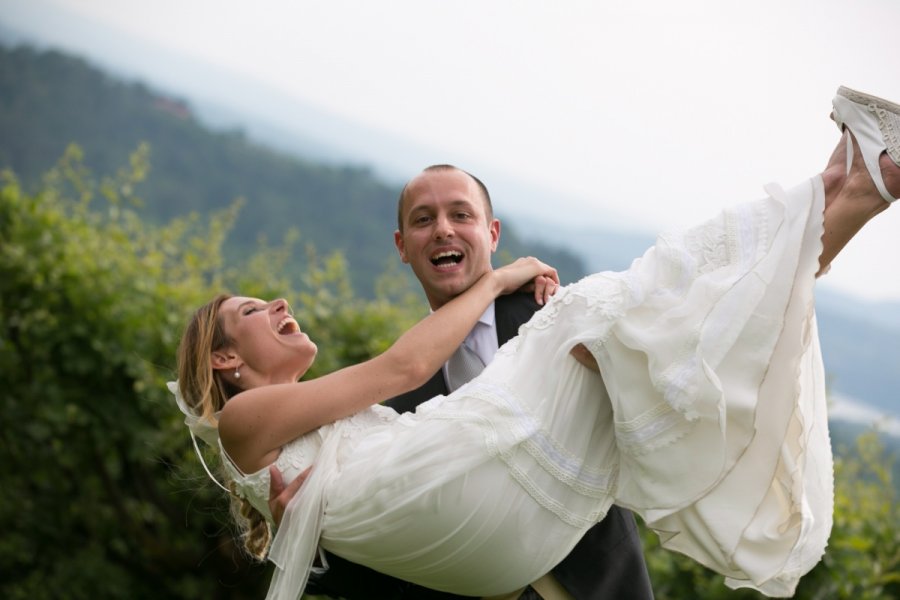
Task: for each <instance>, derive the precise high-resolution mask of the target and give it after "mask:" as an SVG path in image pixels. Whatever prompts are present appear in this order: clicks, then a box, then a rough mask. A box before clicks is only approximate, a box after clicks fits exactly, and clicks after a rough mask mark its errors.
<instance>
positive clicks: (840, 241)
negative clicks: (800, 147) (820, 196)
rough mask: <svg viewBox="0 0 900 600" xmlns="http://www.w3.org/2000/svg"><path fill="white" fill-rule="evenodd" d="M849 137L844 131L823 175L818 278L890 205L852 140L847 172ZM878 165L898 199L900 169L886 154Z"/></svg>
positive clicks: (889, 188) (889, 187)
mask: <svg viewBox="0 0 900 600" xmlns="http://www.w3.org/2000/svg"><path fill="white" fill-rule="evenodd" d="M848 135H850V132H849V131H846V130H845V131H844V135H843V137H841V140H840V142H838V145H837V147H836V148H835V149H834V152H833V153H832V155H831V159H830V160H829V161H828V165H827V166H826V167H825V170H824V171H823V172H822V181H823V183H824V185H825V216H824V226H825V232H824V233H823V235H822V246H823V247H822V254H821V255H820V256H819V273H818V274H819V275H821V274H822V273H823V272H824V271H826V270H827V268H828V265H830V264H831V261H832V260H834V258H835V257H836V256H837V255H838V253H839V252H840V251H841V250H842V249H843V248H844V246H846V245H847V242H849V241H850V239H851V238H852V237H853V236H854V235H856V233H857V232H858V231H859V230H860V229H862V227H863V225H865V224H866V223H867V222H868V221H869V219H871V218H872V217H874V216H875V215H877V214H878V213H880V212H882V211H883V210H885V209H886V208H887V207H889V206H890V204H888V203H887V202H886V201H885V200H884V198H882V197H881V195H880V194H879V193H878V190H877V189H876V188H875V184H874V183H873V182H872V178H871V177H870V176H869V172H868V171H867V170H866V167H865V164H864V163H863V160H862V156H861V155H860V153H859V146H858V145H857V143H856V140H855V139H854V140H853V150H854V152H853V165H852V166H851V168H850V172H849V173H847V162H846V161H847V141H846V138H847V136H848ZM851 138H852V136H851ZM880 166H881V174H882V177H884V182H885V184H886V186H887V188H888V191H889V192H891V193H892V194H893V195H894V197H897V196H900V167H898V166H897V165H895V164H894V162H893V161H892V160H891V159H890V158H888V156H887V154H882V155H881V159H880Z"/></svg>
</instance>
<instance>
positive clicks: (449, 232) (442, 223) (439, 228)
mask: <svg viewBox="0 0 900 600" xmlns="http://www.w3.org/2000/svg"><path fill="white" fill-rule="evenodd" d="M452 236H453V222H452V221H451V220H450V218H449V217H448V216H447V215H438V217H437V218H436V219H435V224H434V237H435V238H437V239H443V238H445V237H452Z"/></svg>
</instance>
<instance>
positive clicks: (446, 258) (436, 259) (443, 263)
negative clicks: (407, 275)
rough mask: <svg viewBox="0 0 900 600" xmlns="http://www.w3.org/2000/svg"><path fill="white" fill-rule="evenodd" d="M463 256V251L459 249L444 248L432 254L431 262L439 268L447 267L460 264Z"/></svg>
mask: <svg viewBox="0 0 900 600" xmlns="http://www.w3.org/2000/svg"><path fill="white" fill-rule="evenodd" d="M463 258H464V256H463V253H462V252H460V251H459V250H442V251H440V252H436V253H434V254H432V255H431V264H433V265H434V266H435V267H438V268H439V269H441V268H443V269H446V268H449V267H454V266H456V265H458V264H459V263H461V262H462V260H463Z"/></svg>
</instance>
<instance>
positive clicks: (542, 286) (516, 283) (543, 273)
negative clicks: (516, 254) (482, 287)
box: [492, 256, 559, 306]
mask: <svg viewBox="0 0 900 600" xmlns="http://www.w3.org/2000/svg"><path fill="white" fill-rule="evenodd" d="M492 275H493V276H494V277H495V279H496V280H497V282H498V284H499V286H500V289H501V294H510V293H512V292H515V291H523V292H531V291H533V292H534V300H535V302H537V303H538V304H539V305H541V306H543V305H544V303H545V302H547V300H549V299H550V296H552V295H553V294H555V293H556V290H558V289H559V275H558V274H557V272H556V269H554V268H553V267H551V266H550V265H547V264H545V263H542V262H541V261H539V260H538V259H536V258H534V257H531V256H529V257H525V258H519V259H517V260H516V261H515V262H512V263H510V264H508V265H506V266H504V267H500V268H499V269H496V270H494V271H492Z"/></svg>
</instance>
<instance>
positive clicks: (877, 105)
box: [831, 86, 900, 202]
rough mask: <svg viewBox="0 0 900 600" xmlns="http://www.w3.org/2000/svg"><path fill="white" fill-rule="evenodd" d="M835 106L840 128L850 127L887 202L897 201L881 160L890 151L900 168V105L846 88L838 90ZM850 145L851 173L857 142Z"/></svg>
mask: <svg viewBox="0 0 900 600" xmlns="http://www.w3.org/2000/svg"><path fill="white" fill-rule="evenodd" d="M831 104H832V106H833V107H834V113H833V114H834V121H835V123H837V126H838V128H839V129H840V130H841V131H843V130H844V127H846V128H847V129H849V130H850V131H851V132H852V133H853V137H855V138H856V143H857V144H859V151H860V153H861V154H862V158H863V161H864V162H865V164H866V169H868V171H869V175H870V176H871V177H872V181H874V182H875V187H876V188H878V191H879V192H880V193H881V196H882V197H883V198H884V199H885V200H887V201H888V202H894V201H895V200H897V198H894V197H893V196H891V195H890V194H889V193H888V191H887V188H886V187H885V185H884V179H883V178H882V176H881V167H880V166H879V165H878V159H879V157H880V156H881V153H882V152H884V151H885V150H887V153H888V156H889V157H890V159H891V160H892V161H894V164H895V165H897V166H900V105H897V104H894V103H893V102H888V101H887V100H882V99H881V98H877V97H875V96H870V95H869V94H863V93H862V92H857V91H856V90H851V89H850V88H846V87H843V86H841V87H840V88H838V91H837V96H835V97H834V100H832V101H831ZM847 145H848V147H847V150H848V152H847V171H848V172H849V171H850V164H851V162H852V161H853V142H852V141H851V140H850V139H849V138H848V139H847Z"/></svg>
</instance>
